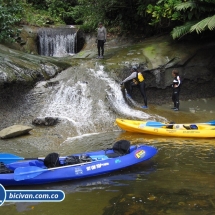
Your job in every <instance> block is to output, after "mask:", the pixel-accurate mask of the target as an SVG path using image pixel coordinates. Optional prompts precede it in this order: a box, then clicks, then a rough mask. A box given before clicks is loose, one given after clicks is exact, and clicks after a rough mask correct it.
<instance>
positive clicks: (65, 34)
mask: <svg viewBox="0 0 215 215" xmlns="http://www.w3.org/2000/svg"><path fill="white" fill-rule="evenodd" d="M76 33H77V29H75V28H41V29H40V30H39V31H38V37H39V54H40V55H45V56H53V57H64V56H67V55H73V54H75V52H76V50H75V49H76Z"/></svg>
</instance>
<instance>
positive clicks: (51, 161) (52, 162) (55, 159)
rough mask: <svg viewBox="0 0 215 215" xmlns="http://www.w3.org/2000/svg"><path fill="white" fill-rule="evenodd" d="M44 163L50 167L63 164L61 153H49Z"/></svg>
mask: <svg viewBox="0 0 215 215" xmlns="http://www.w3.org/2000/svg"><path fill="white" fill-rule="evenodd" d="M44 165H45V166H46V167H48V168H53V167H59V166H61V165H60V159H59V154H58V153H55V152H53V153H50V154H48V155H47V156H46V157H45V159H44Z"/></svg>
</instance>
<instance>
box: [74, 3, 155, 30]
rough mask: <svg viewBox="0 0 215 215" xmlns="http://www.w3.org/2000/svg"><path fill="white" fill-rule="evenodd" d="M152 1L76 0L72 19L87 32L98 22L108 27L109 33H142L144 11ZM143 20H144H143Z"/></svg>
mask: <svg viewBox="0 0 215 215" xmlns="http://www.w3.org/2000/svg"><path fill="white" fill-rule="evenodd" d="M152 1H154V0H145V1H142V0H129V1H128V0H121V1H119V0H111V1H110V0H96V1H95V0H78V5H77V6H76V7H74V8H73V18H74V19H75V20H76V22H77V23H82V24H83V25H82V27H83V28H84V29H85V30H87V31H92V30H95V28H96V27H97V25H98V22H100V21H102V22H103V23H104V24H105V26H109V32H110V31H113V32H114V33H121V32H126V33H129V32H130V33H132V31H135V32H136V31H137V30H138V31H139V32H143V30H144V29H145V28H146V27H147V25H148V24H147V22H148V20H147V19H146V18H145V16H146V14H145V9H146V7H147V4H148V3H149V2H152ZM144 18H145V19H144Z"/></svg>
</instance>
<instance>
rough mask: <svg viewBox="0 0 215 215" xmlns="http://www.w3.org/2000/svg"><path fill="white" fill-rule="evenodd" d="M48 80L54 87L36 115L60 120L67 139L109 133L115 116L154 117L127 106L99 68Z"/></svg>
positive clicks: (116, 85) (80, 69) (68, 72)
mask: <svg viewBox="0 0 215 215" xmlns="http://www.w3.org/2000/svg"><path fill="white" fill-rule="evenodd" d="M52 81H54V82H58V84H57V85H53V86H51V87H50V88H49V89H48V90H50V91H49V92H48V93H46V94H48V97H47V99H46V102H45V104H44V106H43V108H42V109H41V111H40V114H39V115H40V117H46V116H52V117H58V118H60V119H61V120H62V123H63V122H65V124H67V125H68V127H67V128H68V129H67V131H68V130H69V131H70V132H71V136H76V135H83V134H87V133H95V132H106V131H113V130H114V126H113V123H114V121H115V119H116V117H117V116H123V117H129V118H136V119H142V120H144V119H145V120H147V119H154V118H156V116H151V115H149V114H147V113H146V112H144V111H142V110H138V109H134V108H132V107H130V106H129V105H128V104H127V102H126V100H125V99H124V97H123V93H122V91H121V88H120V85H119V83H116V81H115V80H114V79H112V78H110V77H109V76H108V73H106V72H105V71H104V67H103V66H95V68H86V65H80V66H79V67H78V68H76V69H72V68H69V69H67V70H65V71H63V72H62V73H61V74H59V75H58V76H57V77H56V78H54V79H52ZM115 129H116V128H115Z"/></svg>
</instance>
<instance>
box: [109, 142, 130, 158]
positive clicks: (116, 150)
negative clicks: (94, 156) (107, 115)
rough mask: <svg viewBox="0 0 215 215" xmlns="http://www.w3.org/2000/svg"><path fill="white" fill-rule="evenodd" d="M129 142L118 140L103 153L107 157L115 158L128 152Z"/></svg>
mask: <svg viewBox="0 0 215 215" xmlns="http://www.w3.org/2000/svg"><path fill="white" fill-rule="evenodd" d="M130 145H131V144H130V142H129V141H128V140H119V141H117V142H116V143H114V145H113V148H112V149H106V150H105V155H106V156H107V157H109V158H116V157H119V156H123V155H126V154H129V153H130Z"/></svg>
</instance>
